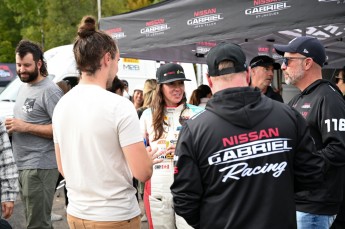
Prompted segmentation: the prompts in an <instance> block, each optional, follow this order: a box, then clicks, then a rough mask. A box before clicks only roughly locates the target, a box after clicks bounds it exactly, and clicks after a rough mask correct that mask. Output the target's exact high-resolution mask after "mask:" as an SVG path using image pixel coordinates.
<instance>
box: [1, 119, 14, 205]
mask: <svg viewBox="0 0 345 229" xmlns="http://www.w3.org/2000/svg"><path fill="white" fill-rule="evenodd" d="M0 192H1V197H0V200H1V202H8V201H15V200H16V198H17V194H18V192H19V185H18V169H17V165H16V163H15V161H14V158H13V153H12V147H11V143H10V140H9V137H8V134H7V132H6V128H5V125H4V124H3V123H1V122H0ZM0 211H1V209H0Z"/></svg>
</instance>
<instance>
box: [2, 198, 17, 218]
mask: <svg viewBox="0 0 345 229" xmlns="http://www.w3.org/2000/svg"><path fill="white" fill-rule="evenodd" d="M1 207H2V216H3V217H4V218H5V219H8V218H10V217H11V215H12V213H13V208H14V201H8V202H2V203H1Z"/></svg>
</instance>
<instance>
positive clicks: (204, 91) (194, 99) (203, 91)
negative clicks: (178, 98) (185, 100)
mask: <svg viewBox="0 0 345 229" xmlns="http://www.w3.org/2000/svg"><path fill="white" fill-rule="evenodd" d="M208 94H212V91H211V88H210V87H209V86H207V85H205V84H201V85H200V86H199V87H198V88H197V89H195V90H194V91H193V93H192V95H191V96H190V99H189V103H190V104H193V105H195V106H199V104H200V102H201V99H202V98H206V97H207V95H208Z"/></svg>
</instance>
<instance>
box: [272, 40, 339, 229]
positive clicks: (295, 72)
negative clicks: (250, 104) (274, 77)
mask: <svg viewBox="0 0 345 229" xmlns="http://www.w3.org/2000/svg"><path fill="white" fill-rule="evenodd" d="M274 47H275V49H276V51H277V53H278V54H281V55H284V59H283V64H282V66H281V69H282V70H283V73H284V77H285V82H286V83H287V84H292V85H294V86H296V87H297V88H298V89H300V90H301V93H300V94H299V95H297V96H296V97H294V98H293V99H292V100H291V101H290V102H289V105H291V106H292V107H294V108H295V109H297V110H298V111H299V112H300V113H301V114H302V115H303V117H304V118H305V119H306V120H307V123H308V125H309V126H310V129H311V135H312V137H313V139H314V141H315V144H316V148H317V154H318V155H320V156H321V158H322V159H323V160H324V168H323V172H324V181H323V183H322V184H321V185H320V186H319V187H318V188H317V189H315V190H314V191H312V192H310V193H307V192H306V193H300V194H299V195H296V209H297V226H298V228H300V229H302V228H315V229H316V228H317V229H326V228H327V229H328V228H330V226H331V224H332V223H333V221H334V219H335V216H336V214H337V213H338V211H339V207H340V204H341V201H342V197H343V180H344V178H343V175H344V170H343V166H344V165H345V102H344V100H343V98H342V94H341V92H340V91H339V89H338V87H337V86H335V85H334V84H333V83H331V82H329V81H327V80H323V79H322V71H321V69H322V66H323V64H324V62H325V60H326V54H325V49H324V47H323V45H322V44H321V42H320V41H318V39H316V38H312V37H304V36H302V37H298V38H295V39H294V40H292V41H290V42H289V44H288V45H274Z"/></svg>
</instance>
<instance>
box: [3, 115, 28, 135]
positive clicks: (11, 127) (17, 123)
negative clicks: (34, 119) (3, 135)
mask: <svg viewBox="0 0 345 229" xmlns="http://www.w3.org/2000/svg"><path fill="white" fill-rule="evenodd" d="M25 125H26V123H25V122H24V121H23V120H20V119H16V118H7V119H6V120H5V126H6V130H7V132H8V133H9V134H11V133H13V132H25Z"/></svg>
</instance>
